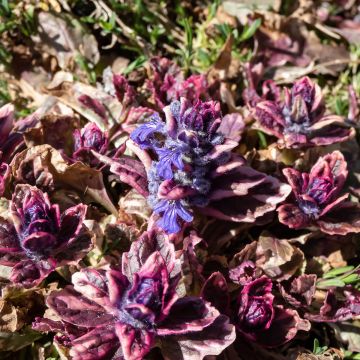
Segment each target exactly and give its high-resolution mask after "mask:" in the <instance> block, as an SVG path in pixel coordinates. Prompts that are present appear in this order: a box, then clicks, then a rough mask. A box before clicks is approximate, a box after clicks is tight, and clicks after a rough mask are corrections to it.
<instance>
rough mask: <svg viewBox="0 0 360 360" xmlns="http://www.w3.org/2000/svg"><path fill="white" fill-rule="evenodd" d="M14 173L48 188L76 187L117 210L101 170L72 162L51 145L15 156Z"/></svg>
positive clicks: (18, 179) (18, 180)
mask: <svg viewBox="0 0 360 360" xmlns="http://www.w3.org/2000/svg"><path fill="white" fill-rule="evenodd" d="M11 169H12V174H13V177H14V178H15V183H24V182H25V183H30V184H33V185H37V186H42V185H44V188H45V189H47V188H50V189H52V188H53V187H56V188H58V187H64V188H70V189H75V190H77V191H78V193H79V195H80V196H81V197H83V198H85V199H89V198H90V199H91V200H93V201H96V202H98V203H99V204H101V205H102V206H104V208H105V209H107V210H108V211H110V212H111V213H113V214H117V210H116V208H115V206H114V205H113V203H112V202H111V200H110V198H109V196H108V194H107V192H106V189H105V185H104V182H103V175H102V173H101V171H98V170H96V169H93V168H90V167H88V166H87V165H85V164H83V163H81V162H76V163H74V164H71V165H69V164H68V163H67V162H66V161H65V160H64V158H63V157H62V156H61V154H60V153H59V152H58V151H57V150H55V149H54V148H52V147H51V146H49V145H38V146H34V147H32V148H30V149H27V150H24V151H23V152H22V153H20V154H19V155H18V157H17V158H16V159H14V161H13V163H12V166H11Z"/></svg>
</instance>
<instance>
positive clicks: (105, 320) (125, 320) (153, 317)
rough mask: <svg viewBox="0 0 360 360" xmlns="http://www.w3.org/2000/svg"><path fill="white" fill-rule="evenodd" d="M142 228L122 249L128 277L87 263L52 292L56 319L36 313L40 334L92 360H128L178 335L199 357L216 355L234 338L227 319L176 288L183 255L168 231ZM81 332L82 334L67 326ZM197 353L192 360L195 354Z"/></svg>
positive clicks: (142, 355)
mask: <svg viewBox="0 0 360 360" xmlns="http://www.w3.org/2000/svg"><path fill="white" fill-rule="evenodd" d="M158 235H159V234H158V231H151V232H149V233H145V234H144V235H143V236H142V237H141V238H140V239H139V240H137V241H135V242H134V243H133V244H132V245H131V248H130V251H129V253H124V254H123V262H122V265H123V268H124V274H123V273H122V272H121V271H120V270H119V269H108V270H98V269H91V268H85V269H82V270H81V271H80V272H77V273H75V274H73V276H72V283H73V285H74V286H68V287H66V288H65V289H62V290H60V291H54V292H52V293H51V294H50V295H49V296H48V298H47V305H48V306H49V308H50V309H51V310H52V311H53V312H55V314H57V316H58V319H56V320H55V321H51V319H46V318H44V319H41V318H37V319H36V321H35V323H34V324H33V326H34V328H36V329H38V330H40V331H56V332H60V333H62V334H63V336H62V337H55V341H56V343H58V344H60V345H62V346H65V348H69V349H70V354H72V355H73V356H80V355H79V354H80V352H82V351H85V354H86V358H87V359H93V360H95V359H98V358H96V357H95V356H97V355H99V356H100V355H101V356H104V357H105V356H107V357H106V358H109V359H113V358H112V357H111V356H113V354H114V353H116V354H118V355H119V358H123V359H125V360H139V359H141V358H143V357H144V356H145V355H146V354H147V353H148V352H149V351H150V350H151V348H152V347H153V346H154V345H155V344H163V343H165V342H166V341H168V339H173V340H174V341H177V342H178V343H179V344H182V345H181V346H182V347H183V350H184V354H183V355H182V356H181V358H185V359H186V358H187V359H190V357H189V355H188V354H189V351H188V349H189V348H190V349H191V352H192V353H193V354H194V356H195V355H196V356H197V357H195V358H196V359H202V358H203V357H204V356H205V355H209V354H219V353H220V352H221V351H222V350H223V349H224V348H225V347H226V346H228V345H230V344H231V343H232V342H233V341H234V339H235V329H234V326H233V325H230V324H229V319H228V318H227V317H226V316H224V315H220V314H219V312H218V311H217V310H216V309H215V308H213V307H211V306H210V305H209V304H208V303H206V302H204V301H203V300H202V299H201V298H196V297H182V298H179V296H178V294H177V293H176V287H177V285H178V282H179V276H178V274H179V266H178V264H177V263H178V260H176V259H175V250H174V246H173V244H172V243H170V242H169V240H168V239H167V237H165V235H162V236H160V237H159V236H158ZM69 324H71V325H75V326H77V327H78V328H80V330H83V331H84V332H83V333H81V334H78V333H76V332H74V329H73V328H71V327H70V328H69V327H68V325H69ZM195 358H194V359H195Z"/></svg>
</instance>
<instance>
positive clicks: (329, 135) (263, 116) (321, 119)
mask: <svg viewBox="0 0 360 360" xmlns="http://www.w3.org/2000/svg"><path fill="white" fill-rule="evenodd" d="M324 112H325V106H324V101H323V97H322V94H321V89H320V87H319V86H318V85H317V84H315V83H313V82H312V81H311V80H310V79H309V78H308V77H304V78H302V79H301V80H299V81H297V82H295V84H294V86H293V87H292V89H291V91H288V89H285V91H284V101H280V100H278V99H276V100H274V101H261V102H259V103H258V104H257V105H256V107H255V118H256V120H257V121H258V124H259V125H260V127H261V129H262V130H263V131H265V132H266V133H268V134H269V135H273V136H275V137H277V138H278V139H279V145H280V146H284V147H286V148H304V147H311V146H323V145H330V144H334V143H338V142H342V141H345V140H347V139H349V137H350V136H352V135H353V134H354V130H353V129H349V128H347V127H345V124H344V119H343V118H342V117H340V116H337V115H325V116H324Z"/></svg>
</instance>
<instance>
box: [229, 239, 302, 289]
mask: <svg viewBox="0 0 360 360" xmlns="http://www.w3.org/2000/svg"><path fill="white" fill-rule="evenodd" d="M303 263H304V254H303V252H302V251H301V250H300V249H299V248H297V247H296V246H294V245H293V244H290V243H289V242H288V241H287V240H282V239H277V238H276V237H275V236H272V235H270V234H263V235H262V236H260V238H259V241H254V242H252V243H251V244H249V245H246V246H245V247H244V248H243V249H242V250H241V251H240V252H239V253H237V254H235V255H234V258H233V260H232V262H231V267H232V269H231V271H230V277H231V278H232V279H233V280H236V281H235V282H237V283H240V284H244V281H246V279H249V280H250V279H252V278H254V277H258V276H259V275H260V274H266V275H267V276H269V277H271V278H272V279H276V280H278V281H281V280H286V279H289V278H290V277H291V276H293V275H294V274H295V273H296V272H297V271H298V270H299V269H300V268H301V267H302V266H303Z"/></svg>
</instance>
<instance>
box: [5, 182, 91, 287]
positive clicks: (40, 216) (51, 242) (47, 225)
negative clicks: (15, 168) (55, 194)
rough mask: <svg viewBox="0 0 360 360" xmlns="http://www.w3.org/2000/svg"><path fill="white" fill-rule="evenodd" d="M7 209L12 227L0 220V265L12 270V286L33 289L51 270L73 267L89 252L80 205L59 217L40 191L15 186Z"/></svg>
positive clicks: (89, 244) (82, 206) (88, 236)
mask: <svg viewBox="0 0 360 360" xmlns="http://www.w3.org/2000/svg"><path fill="white" fill-rule="evenodd" d="M10 209H11V217H12V223H11V222H8V221H6V220H3V219H1V220H0V264H2V265H6V266H13V269H12V273H11V276H10V280H11V281H13V282H15V283H21V284H22V285H23V286H25V287H31V286H34V285H37V284H38V283H39V282H40V281H41V280H43V279H44V278H45V277H46V276H47V275H48V274H49V273H51V272H52V271H53V270H54V269H55V267H58V266H62V265H65V264H75V263H77V262H78V261H79V260H80V259H81V258H82V257H84V256H85V255H86V254H87V252H88V251H89V250H90V249H91V236H90V234H89V232H88V231H87V229H86V227H85V226H84V225H83V221H84V219H85V214H86V206H85V205H83V204H79V205H76V206H73V207H71V208H68V209H67V210H66V211H64V212H63V213H62V214H60V210H59V206H58V205H57V204H55V205H52V204H51V203H50V201H49V198H48V196H47V195H46V194H44V193H43V192H42V191H40V190H39V189H37V188H36V187H32V186H29V185H17V186H16V188H15V192H14V195H13V198H12V201H11V205H10Z"/></svg>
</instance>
